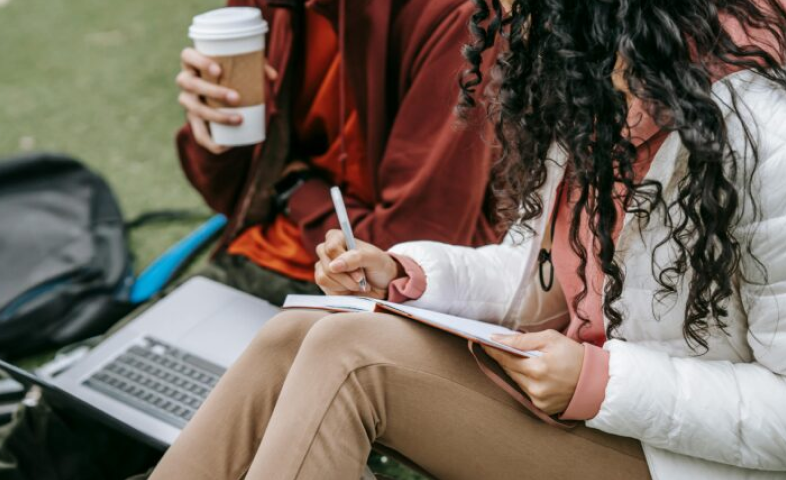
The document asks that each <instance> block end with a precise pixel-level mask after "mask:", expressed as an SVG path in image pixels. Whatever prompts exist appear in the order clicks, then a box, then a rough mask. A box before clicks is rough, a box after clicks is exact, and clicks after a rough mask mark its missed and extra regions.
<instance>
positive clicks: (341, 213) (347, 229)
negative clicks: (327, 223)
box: [330, 187, 367, 292]
mask: <svg viewBox="0 0 786 480" xmlns="http://www.w3.org/2000/svg"><path fill="white" fill-rule="evenodd" d="M330 196H331V198H333V206H334V207H335V209H336V215H337V216H338V224H339V225H341V231H342V232H344V238H345V239H346V241H347V249H349V250H357V248H358V246H357V243H355V234H353V233H352V225H350V224H349V215H347V207H346V206H345V205H344V198H343V197H342V196H341V189H340V188H338V187H333V188H331V189H330ZM360 272H361V273H362V274H363V277H362V278H361V279H360V281H359V282H358V285H360V290H361V291H363V292H365V291H366V290H367V284H366V272H364V271H363V270H362V269H361V270H360Z"/></svg>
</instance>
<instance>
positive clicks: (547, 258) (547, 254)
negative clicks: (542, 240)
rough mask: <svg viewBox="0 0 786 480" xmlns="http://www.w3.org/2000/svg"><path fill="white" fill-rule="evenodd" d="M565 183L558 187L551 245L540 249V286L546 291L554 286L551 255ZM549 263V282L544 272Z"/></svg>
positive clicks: (551, 228) (552, 221) (550, 232)
mask: <svg viewBox="0 0 786 480" xmlns="http://www.w3.org/2000/svg"><path fill="white" fill-rule="evenodd" d="M564 185H565V183H564V182H563V183H561V184H560V186H559V188H558V189H557V202H556V203H555V204H554V210H553V211H552V212H551V226H550V228H549V247H548V248H544V247H542V248H541V249H540V252H539V253H538V279H539V280H540V286H541V288H543V291H544V292H548V291H550V290H551V287H553V286H554V261H553V259H552V257H551V250H552V248H553V247H554V232H555V231H556V229H557V214H558V213H559V209H560V204H561V203H562V190H563V187H564ZM546 263H548V264H549V278H548V282H547V281H546V275H545V274H544V271H543V269H544V267H543V266H544V265H545V264H546Z"/></svg>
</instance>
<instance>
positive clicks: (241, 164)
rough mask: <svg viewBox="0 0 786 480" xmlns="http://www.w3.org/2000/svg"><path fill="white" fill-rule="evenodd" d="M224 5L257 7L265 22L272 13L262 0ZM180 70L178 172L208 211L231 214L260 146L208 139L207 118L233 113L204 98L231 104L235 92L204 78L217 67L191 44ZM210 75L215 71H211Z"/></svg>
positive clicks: (270, 75)
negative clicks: (182, 115) (182, 119)
mask: <svg viewBox="0 0 786 480" xmlns="http://www.w3.org/2000/svg"><path fill="white" fill-rule="evenodd" d="M228 6H230V7H240V6H250V7H258V8H261V9H262V10H263V15H264V17H265V18H266V19H268V20H269V21H271V20H272V15H270V12H269V11H268V10H267V7H266V6H265V5H264V2H261V1H258V0H229V2H228ZM181 65H182V71H181V72H180V74H179V75H178V77H177V84H178V86H179V87H180V89H181V93H180V96H179V98H178V100H179V102H180V104H181V105H182V106H183V107H184V109H185V110H186V119H187V122H186V125H185V126H183V127H182V128H181V129H180V130H179V131H178V133H177V137H176V140H175V143H176V145H177V151H178V155H179V157H180V163H181V166H182V168H183V171H184V173H185V175H186V178H188V180H189V182H191V184H192V185H193V186H194V188H195V189H196V190H197V191H198V192H199V194H200V195H202V197H203V198H204V200H205V202H206V203H207V204H208V206H210V208H212V209H213V210H215V211H217V212H219V213H223V214H225V215H231V213H232V211H233V209H234V206H235V202H236V200H237V197H238V195H239V194H240V191H241V189H242V188H243V184H244V182H245V181H246V177H247V172H248V169H249V166H250V163H251V158H252V157H253V156H254V155H255V154H258V151H257V150H256V149H258V148H259V147H260V146H259V145H256V146H248V147H235V148H227V147H223V146H220V145H216V144H215V143H214V142H213V141H212V139H211V138H210V132H209V129H208V125H207V120H211V121H216V122H221V123H227V124H230V125H231V124H233V123H235V122H237V121H238V118H232V117H231V116H228V115H226V114H223V113H221V112H218V111H217V110H216V109H213V108H210V107H208V106H207V105H206V104H205V103H204V101H203V99H204V98H205V97H212V98H216V99H221V100H222V101H224V102H227V103H230V104H233V103H235V102H237V101H239V97H238V96H237V92H235V91H232V90H230V89H227V88H224V87H220V86H214V85H212V84H209V83H207V82H205V81H204V80H203V79H202V78H201V77H202V73H201V72H202V71H208V69H211V68H219V66H218V65H217V64H214V62H211V61H210V60H209V59H208V58H207V57H204V56H202V55H200V54H198V52H196V50H194V49H193V48H186V49H185V50H184V51H183V52H182V54H181ZM213 74H217V73H216V72H213ZM266 74H267V76H268V78H271V80H272V79H274V78H275V71H272V70H271V69H270V67H268V68H267V69H266Z"/></svg>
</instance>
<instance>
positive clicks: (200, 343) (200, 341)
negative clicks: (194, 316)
mask: <svg viewBox="0 0 786 480" xmlns="http://www.w3.org/2000/svg"><path fill="white" fill-rule="evenodd" d="M277 312H278V310H277V309H275V308H274V307H273V306H271V307H270V309H269V310H268V309H265V308H261V309H260V308H259V303H258V302H253V303H252V302H249V303H245V302H242V301H241V302H232V303H231V304H229V305H227V307H226V308H222V309H220V310H219V311H217V312H215V313H214V314H212V315H210V316H209V317H207V318H205V319H204V320H202V321H201V322H198V323H196V324H195V325H193V326H192V327H191V329H190V330H189V331H188V332H186V333H185V334H184V335H183V336H182V337H181V338H179V339H178V340H177V347H178V348H182V349H183V350H185V351H187V352H190V353H192V354H195V355H198V356H200V357H202V358H204V359H206V360H210V361H212V362H214V363H216V364H218V365H221V366H223V367H228V366H229V365H231V364H232V363H233V362H234V361H235V360H237V358H238V357H239V356H240V354H241V353H243V350H245V348H246V347H247V346H248V344H249V343H251V340H252V339H253V338H254V336H255V335H256V333H257V331H259V329H260V328H261V327H262V325H264V324H265V322H266V321H267V320H269V319H270V318H271V317H273V315H275V314H276V313H277Z"/></svg>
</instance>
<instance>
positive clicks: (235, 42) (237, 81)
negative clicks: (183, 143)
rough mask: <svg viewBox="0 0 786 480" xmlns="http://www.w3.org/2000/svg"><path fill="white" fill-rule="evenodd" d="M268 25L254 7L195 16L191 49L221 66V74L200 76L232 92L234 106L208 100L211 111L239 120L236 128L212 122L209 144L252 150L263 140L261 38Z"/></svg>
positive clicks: (219, 10) (191, 35)
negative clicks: (235, 95) (237, 98)
mask: <svg viewBox="0 0 786 480" xmlns="http://www.w3.org/2000/svg"><path fill="white" fill-rule="evenodd" d="M267 31H268V25H267V22H266V21H265V20H264V19H263V18H262V12H261V11H260V10H259V9H258V8H253V7H228V8H219V9H217V10H211V11H209V12H206V13H203V14H200V15H197V16H195V17H194V20H193V23H192V24H191V27H190V28H189V30H188V36H189V37H190V38H191V39H192V40H193V41H194V48H195V49H196V50H197V51H198V52H199V53H201V54H203V55H205V56H208V57H210V58H212V59H213V60H214V61H215V62H216V63H218V64H219V65H220V66H221V74H220V75H219V76H218V77H211V76H210V75H209V74H207V73H204V72H203V74H202V75H203V77H204V78H205V79H206V80H208V81H210V82H212V83H216V84H218V85H221V86H224V87H227V88H231V89H233V90H236V91H237V92H238V94H239V95H240V103H239V104H238V105H229V104H227V103H225V102H222V101H219V100H215V99H208V100H207V104H208V105H209V106H210V107H213V108H216V109H219V110H221V111H223V112H227V113H231V114H234V115H239V116H241V117H242V118H243V123H241V124H240V125H224V124H221V123H216V122H210V134H211V135H212V137H213V141H214V142H216V143H217V144H218V145H223V146H240V145H253V144H255V143H259V142H262V141H264V140H265V89H264V66H265V34H266V33H267Z"/></svg>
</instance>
